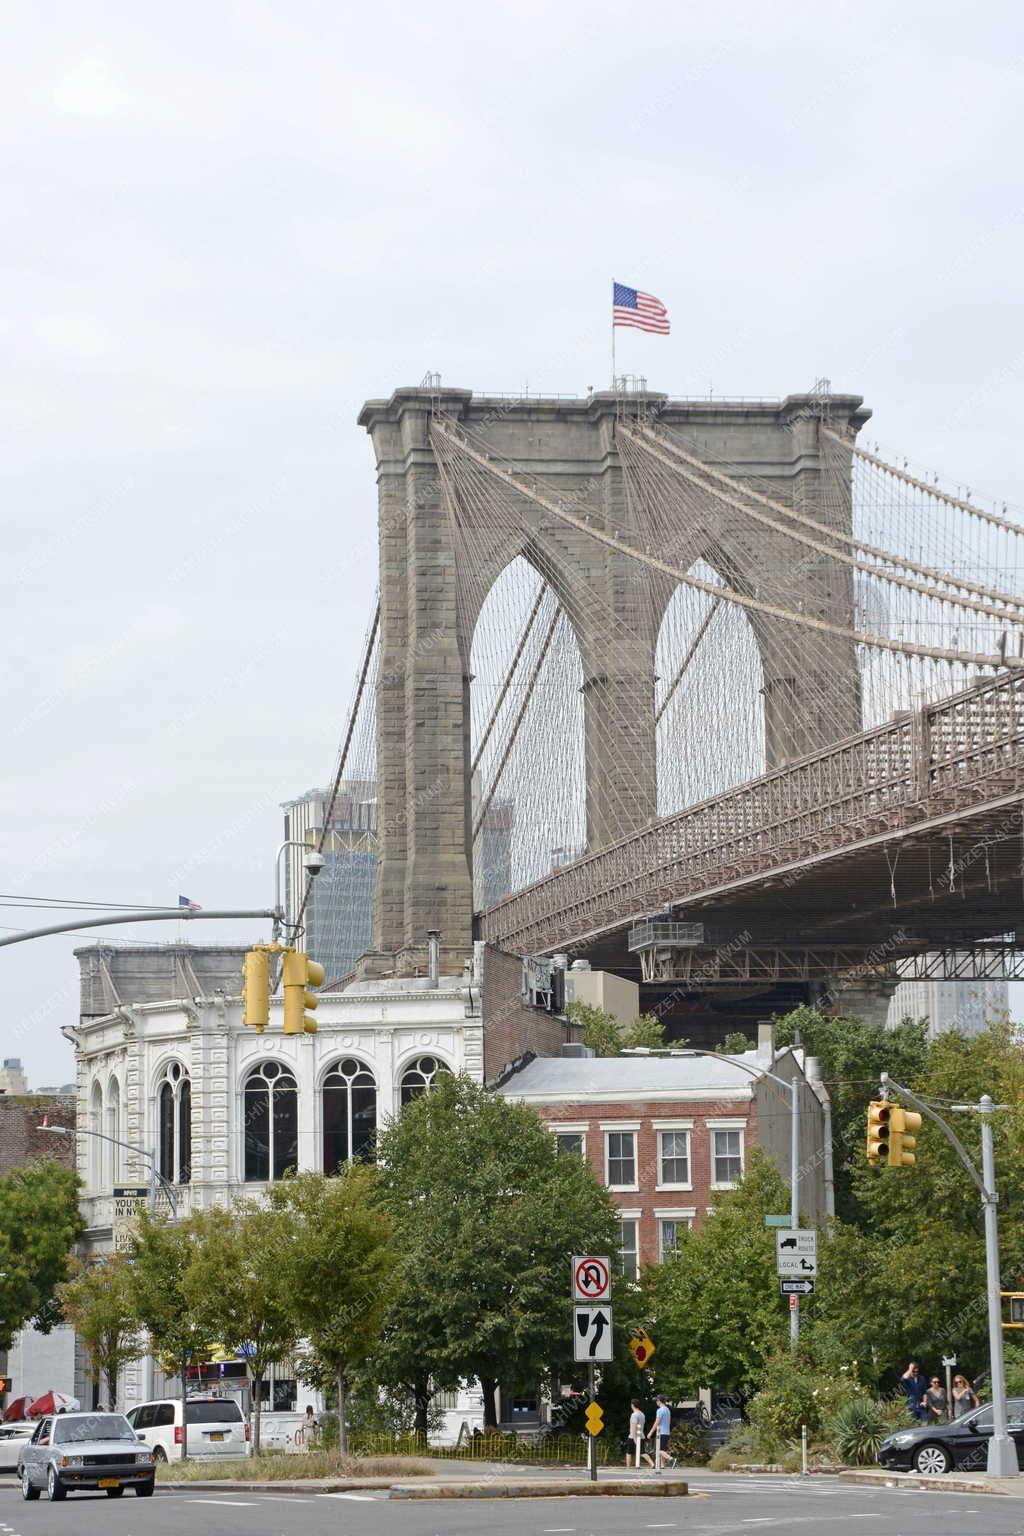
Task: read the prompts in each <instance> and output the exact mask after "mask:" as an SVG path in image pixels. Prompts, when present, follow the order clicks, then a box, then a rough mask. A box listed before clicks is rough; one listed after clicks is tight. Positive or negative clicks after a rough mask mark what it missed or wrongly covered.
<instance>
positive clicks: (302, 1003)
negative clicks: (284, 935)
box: [284, 949, 325, 1035]
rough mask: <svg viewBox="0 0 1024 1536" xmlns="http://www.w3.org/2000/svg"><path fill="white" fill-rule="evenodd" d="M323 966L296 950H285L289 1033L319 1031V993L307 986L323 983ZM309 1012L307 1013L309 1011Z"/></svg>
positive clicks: (298, 1033)
mask: <svg viewBox="0 0 1024 1536" xmlns="http://www.w3.org/2000/svg"><path fill="white" fill-rule="evenodd" d="M324 975H325V972H324V968H323V966H322V965H318V964H317V962H316V961H315V960H311V959H310V958H309V956H308V955H304V954H302V952H301V951H300V950H297V949H286V950H285V952H284V1032H285V1034H286V1035H301V1034H303V1033H307V1032H308V1033H309V1034H311V1035H315V1034H316V1019H314V1018H313V1012H314V1011H315V1010H316V995H315V993H313V992H309V991H307V990H306V989H307V987H319V986H321V985H322V983H323V979H324ZM307 1009H309V1010H310V1011H309V1012H307V1011H306V1010H307Z"/></svg>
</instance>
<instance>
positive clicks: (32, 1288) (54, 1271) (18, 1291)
mask: <svg viewBox="0 0 1024 1536" xmlns="http://www.w3.org/2000/svg"><path fill="white" fill-rule="evenodd" d="M78 1193H79V1179H78V1175H77V1174H76V1173H75V1172H74V1171H73V1170H72V1169H70V1168H64V1167H62V1166H61V1165H60V1164H59V1163H55V1162H53V1161H52V1159H50V1158H42V1159H40V1160H39V1161H38V1162H34V1163H31V1164H28V1165H26V1166H25V1167H23V1168H15V1169H14V1170H13V1171H12V1172H11V1173H6V1174H4V1176H3V1177H2V1178H0V1274H2V1275H3V1281H2V1283H0V1349H10V1347H11V1343H12V1341H13V1338H14V1335H15V1334H16V1333H17V1332H18V1330H19V1328H21V1327H23V1326H24V1324H25V1323H27V1322H29V1321H30V1320H31V1319H35V1320H36V1326H37V1327H38V1328H39V1329H40V1331H41V1332H43V1333H49V1331H50V1329H51V1328H52V1327H53V1325H54V1323H56V1322H59V1321H60V1309H59V1307H58V1306H57V1303H56V1291H57V1287H58V1286H59V1285H60V1283H61V1281H62V1280H64V1279H66V1278H67V1272H68V1257H69V1255H70V1253H71V1249H72V1247H73V1245H74V1243H75V1240H76V1238H77V1237H78V1235H79V1233H80V1232H81V1230H82V1220H81V1217H80V1216H79V1214H78Z"/></svg>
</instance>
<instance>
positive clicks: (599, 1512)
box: [0, 1473, 1024, 1536]
mask: <svg viewBox="0 0 1024 1536" xmlns="http://www.w3.org/2000/svg"><path fill="white" fill-rule="evenodd" d="M691 1488H692V1489H693V1491H694V1493H695V1494H699V1495H701V1496H700V1497H692V1498H689V1499H679V1500H672V1499H665V1500H661V1499H628V1498H617V1499H607V1500H604V1499H597V1500H590V1499H587V1500H586V1501H584V1500H583V1499H573V1498H568V1499H530V1500H523V1501H522V1502H516V1503H510V1502H508V1501H506V1500H503V1499H502V1500H498V1499H496V1500H493V1501H490V1500H450V1501H449V1500H443V1501H436V1502H435V1501H431V1502H427V1503H398V1502H394V1501H389V1500H388V1498H387V1495H386V1494H383V1493H382V1494H370V1493H364V1494H359V1495H351V1494H326V1495H312V1496H310V1495H294V1494H277V1495H270V1494H243V1493H238V1494H230V1495H228V1494H221V1493H209V1492H205V1491H202V1490H198V1489H197V1490H196V1491H195V1492H190V1491H189V1490H188V1489H187V1488H181V1489H173V1490H172V1489H166V1490H160V1491H158V1492H157V1493H156V1495H155V1496H154V1497H153V1498H152V1499H146V1500H143V1499H137V1498H135V1496H134V1495H132V1494H126V1495H125V1497H124V1498H122V1499H117V1500H113V1499H107V1498H106V1497H104V1496H102V1495H100V1496H93V1495H89V1494H80V1495H78V1496H76V1497H72V1498H69V1499H67V1500H66V1501H65V1502H64V1503H63V1504H59V1505H57V1506H56V1507H54V1506H53V1505H48V1504H47V1503H46V1501H45V1499H43V1500H41V1501H40V1502H39V1503H36V1504H26V1503H24V1502H23V1501H22V1499H21V1496H20V1494H19V1493H18V1492H17V1490H16V1489H15V1488H13V1487H12V1486H11V1485H10V1482H9V1481H8V1479H7V1478H4V1479H3V1482H2V1484H0V1536H182V1533H187V1536H296V1533H297V1532H298V1533H301V1536H477V1533H486V1536H647V1533H648V1532H661V1533H664V1536H675V1533H679V1536H753V1533H756V1532H758V1531H765V1532H768V1533H770V1536H787V1533H790V1532H793V1533H795V1536H819V1533H828V1536H832V1533H833V1532H837V1533H839V1536H847V1533H849V1536H856V1533H857V1532H860V1531H864V1532H868V1533H871V1536H875V1533H880V1536H881V1533H884V1536H964V1533H965V1532H969V1533H975V1532H976V1533H977V1536H1024V1499H1016V1498H1012V1499H1011V1498H1003V1497H999V1496H997V1495H993V1494H978V1495H973V1494H962V1493H961V1494H955V1493H948V1494H947V1493H930V1492H929V1493H920V1492H916V1491H909V1490H903V1489H900V1490H895V1489H888V1488H848V1487H846V1486H844V1485H842V1484H838V1483H833V1482H831V1481H830V1480H829V1481H826V1480H825V1479H813V1480H812V1481H811V1482H810V1483H809V1484H808V1485H806V1486H802V1485H801V1484H800V1483H799V1482H798V1481H791V1480H789V1479H784V1478H770V1479H769V1478H766V1479H764V1480H761V1479H755V1478H747V1477H736V1478H730V1477H725V1476H721V1477H715V1476H713V1475H711V1474H709V1473H701V1474H699V1475H697V1476H694V1477H693V1479H692V1480H691Z"/></svg>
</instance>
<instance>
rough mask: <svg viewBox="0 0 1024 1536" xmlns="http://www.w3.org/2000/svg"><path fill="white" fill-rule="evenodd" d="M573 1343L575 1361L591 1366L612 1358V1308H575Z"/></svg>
mask: <svg viewBox="0 0 1024 1536" xmlns="http://www.w3.org/2000/svg"><path fill="white" fill-rule="evenodd" d="M572 1341H573V1349H574V1354H573V1358H574V1359H575V1360H579V1361H583V1362H585V1363H586V1364H588V1365H589V1364H591V1363H592V1362H593V1361H595V1360H610V1359H611V1358H612V1309H611V1307H574V1308H573V1330H572Z"/></svg>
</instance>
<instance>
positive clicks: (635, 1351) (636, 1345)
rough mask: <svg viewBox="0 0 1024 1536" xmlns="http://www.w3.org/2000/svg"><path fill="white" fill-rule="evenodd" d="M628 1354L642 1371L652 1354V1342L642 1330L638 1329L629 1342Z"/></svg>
mask: <svg viewBox="0 0 1024 1536" xmlns="http://www.w3.org/2000/svg"><path fill="white" fill-rule="evenodd" d="M629 1352H630V1354H631V1355H632V1356H633V1359H634V1361H635V1362H636V1364H637V1365H638V1366H640V1367H641V1369H642V1368H643V1367H644V1366H645V1365H646V1364H647V1363H648V1361H649V1360H650V1358H651V1356H652V1355H653V1354H654V1340H653V1339H650V1338H648V1336H647V1334H646V1333H645V1332H644V1330H643V1329H642V1328H639V1329H637V1332H636V1333H635V1334H634V1335H633V1337H632V1338H631V1339H630V1341H629Z"/></svg>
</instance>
